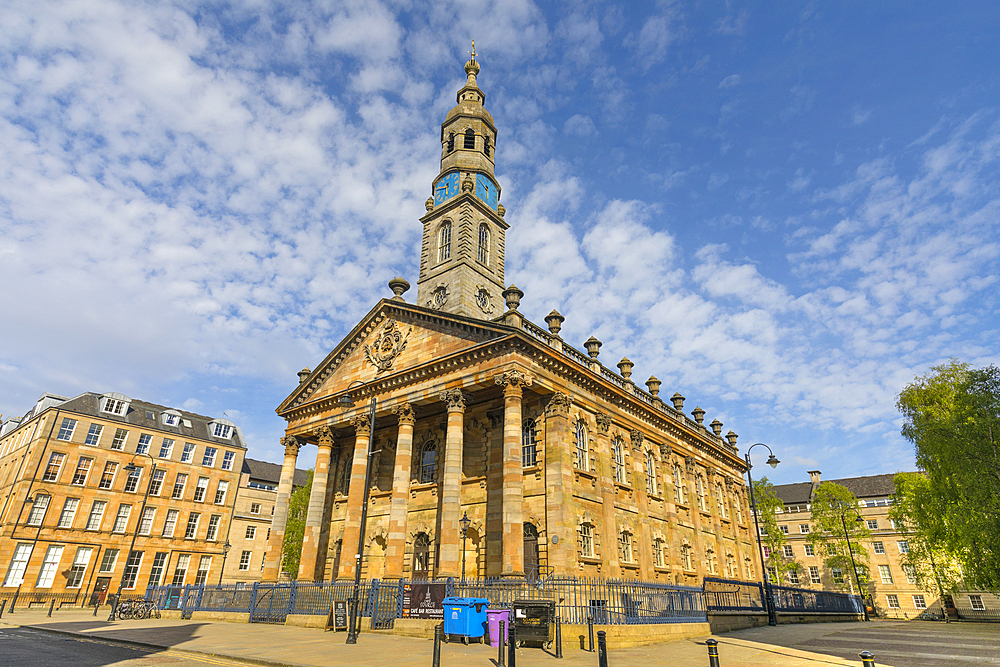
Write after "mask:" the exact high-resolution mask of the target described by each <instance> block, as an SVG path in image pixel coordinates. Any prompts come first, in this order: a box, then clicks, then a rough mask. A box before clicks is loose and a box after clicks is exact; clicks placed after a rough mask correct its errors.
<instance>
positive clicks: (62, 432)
mask: <svg viewBox="0 0 1000 667" xmlns="http://www.w3.org/2000/svg"><path fill="white" fill-rule="evenodd" d="M78 423H79V422H78V421H77V420H76V419H72V418H70V417H63V420H62V424H60V425H59V433H58V435H56V440H64V441H66V442H69V441H70V439H72V438H73V433H74V432H75V431H76V425H77V424H78Z"/></svg>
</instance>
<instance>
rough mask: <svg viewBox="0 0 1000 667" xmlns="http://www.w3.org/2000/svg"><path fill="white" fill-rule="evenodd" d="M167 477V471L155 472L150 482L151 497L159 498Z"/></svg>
mask: <svg viewBox="0 0 1000 667" xmlns="http://www.w3.org/2000/svg"><path fill="white" fill-rule="evenodd" d="M166 476H167V471H166V470H154V471H153V476H152V477H151V478H150V480H149V495H151V496H158V495H160V491H161V490H162V489H163V478H165V477H166Z"/></svg>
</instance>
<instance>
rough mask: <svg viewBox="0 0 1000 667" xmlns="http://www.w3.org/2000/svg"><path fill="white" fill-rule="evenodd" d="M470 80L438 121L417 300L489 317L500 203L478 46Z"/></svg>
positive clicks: (498, 261)
mask: <svg viewBox="0 0 1000 667" xmlns="http://www.w3.org/2000/svg"><path fill="white" fill-rule="evenodd" d="M465 73H466V76H467V81H466V84H465V86H464V87H463V88H462V89H461V90H459V91H458V98H457V102H458V103H457V104H456V105H455V107H454V108H453V109H452V110H451V111H449V112H448V115H447V116H445V119H444V122H443V123H442V124H441V171H440V173H438V175H437V178H435V179H434V182H433V184H432V185H431V196H430V197H429V198H428V199H427V203H426V206H427V215H425V216H424V217H422V218H421V219H420V222H421V223H423V226H424V229H423V241H422V243H421V246H420V278H419V279H418V281H417V303H419V304H420V305H422V306H428V307H430V308H433V309H435V310H442V311H445V312H449V313H456V314H459V315H466V316H468V317H477V318H480V319H493V318H495V317H498V316H499V315H500V314H501V313H502V312H503V299H502V297H501V292H503V289H504V275H503V268H504V266H503V264H504V234H505V233H506V231H507V223H506V222H504V219H503V216H504V207H503V204H501V203H500V186H499V185H497V182H496V177H495V176H494V174H493V168H494V156H495V155H496V137H497V131H496V127H495V126H494V125H493V116H491V115H490V113H489V112H488V111H487V110H486V109H485V108H484V107H483V103H484V102H485V101H486V93H484V92H483V91H481V90H480V89H479V86H478V85H476V75H477V74H479V63H477V62H476V52H475V46H473V50H472V58H471V59H470V60H469V62H467V63H465Z"/></svg>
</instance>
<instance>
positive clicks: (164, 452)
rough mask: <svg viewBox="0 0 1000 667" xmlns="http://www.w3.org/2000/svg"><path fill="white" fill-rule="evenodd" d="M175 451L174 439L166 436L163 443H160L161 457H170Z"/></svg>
mask: <svg viewBox="0 0 1000 667" xmlns="http://www.w3.org/2000/svg"><path fill="white" fill-rule="evenodd" d="M173 451H174V441H173V440H171V439H170V438H164V439H163V444H162V445H160V458H161V459H169V458H170V454H171V453H172V452H173Z"/></svg>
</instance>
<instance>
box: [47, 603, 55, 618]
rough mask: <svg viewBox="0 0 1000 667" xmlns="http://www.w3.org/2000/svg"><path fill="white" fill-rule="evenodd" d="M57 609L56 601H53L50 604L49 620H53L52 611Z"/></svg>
mask: <svg viewBox="0 0 1000 667" xmlns="http://www.w3.org/2000/svg"><path fill="white" fill-rule="evenodd" d="M55 607H56V601H55V600H53V601H52V602H50V603H49V618H52V610H53V609H55Z"/></svg>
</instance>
